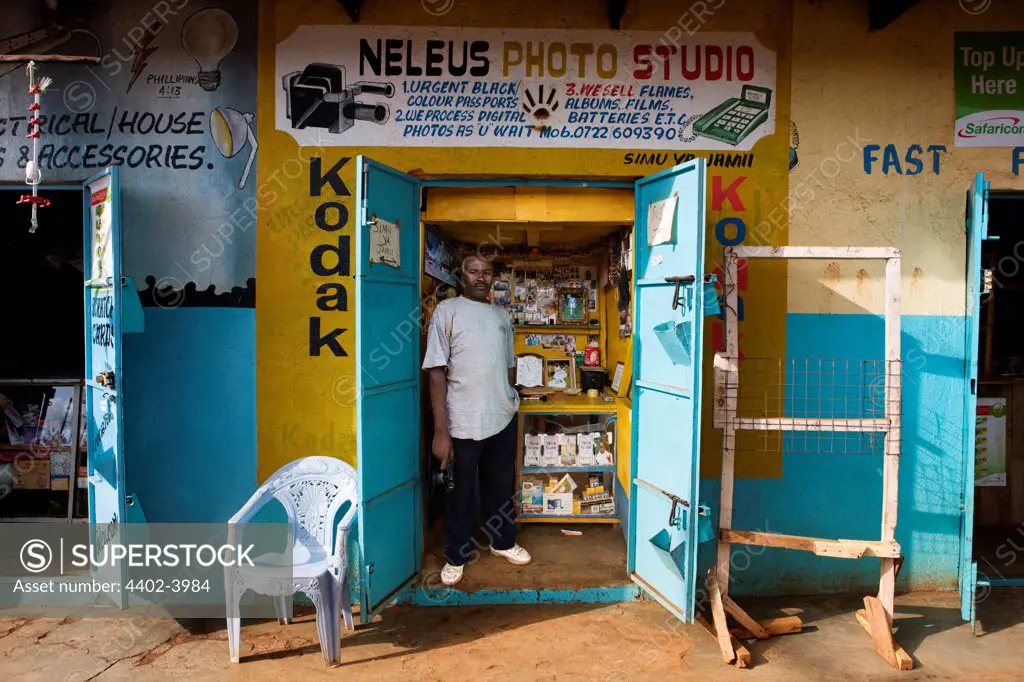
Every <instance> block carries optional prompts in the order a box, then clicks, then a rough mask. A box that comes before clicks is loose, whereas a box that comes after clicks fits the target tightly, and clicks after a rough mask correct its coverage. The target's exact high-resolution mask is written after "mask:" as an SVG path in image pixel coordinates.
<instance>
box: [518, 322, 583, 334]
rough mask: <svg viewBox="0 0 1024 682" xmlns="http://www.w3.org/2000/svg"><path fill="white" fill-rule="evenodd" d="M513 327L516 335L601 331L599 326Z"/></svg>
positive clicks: (537, 325) (540, 325)
mask: <svg viewBox="0 0 1024 682" xmlns="http://www.w3.org/2000/svg"><path fill="white" fill-rule="evenodd" d="M513 327H514V328H515V330H516V333H517V334H548V333H550V332H576V333H577V334H587V333H589V332H599V331H601V325H599V324H517V325H513Z"/></svg>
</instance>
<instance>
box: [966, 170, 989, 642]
mask: <svg viewBox="0 0 1024 682" xmlns="http://www.w3.org/2000/svg"><path fill="white" fill-rule="evenodd" d="M987 238H988V181H987V180H985V175H984V174H983V173H978V174H977V175H975V176H974V183H973V184H972V185H971V188H970V190H969V191H968V192H967V301H966V310H965V314H966V317H967V320H966V324H965V328H966V335H967V339H966V341H967V342H966V354H967V355H966V368H965V369H966V372H965V379H966V383H967V385H966V387H965V389H966V390H965V391H964V439H963V441H964V453H963V457H964V461H963V472H964V473H963V481H964V488H963V507H962V508H963V513H962V515H961V518H960V552H961V556H960V614H961V615H962V616H963V619H964V620H969V621H971V627H972V628H973V627H974V620H975V608H974V594H975V592H976V590H977V583H978V563H977V562H976V561H974V556H973V553H974V439H975V435H976V428H977V423H976V421H975V419H976V415H977V412H978V329H979V324H980V322H981V293H982V286H983V284H982V272H981V241H982V240H983V239H987Z"/></svg>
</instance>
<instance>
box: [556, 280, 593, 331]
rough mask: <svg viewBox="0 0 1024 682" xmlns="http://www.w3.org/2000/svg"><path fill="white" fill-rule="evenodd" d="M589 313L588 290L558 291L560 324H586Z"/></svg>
mask: <svg viewBox="0 0 1024 682" xmlns="http://www.w3.org/2000/svg"><path fill="white" fill-rule="evenodd" d="M588 311H589V307H588V303H587V291H586V289H582V288H571V289H559V290H558V323H559V324H586V323H587V313H588Z"/></svg>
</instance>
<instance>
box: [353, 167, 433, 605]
mask: <svg viewBox="0 0 1024 682" xmlns="http://www.w3.org/2000/svg"><path fill="white" fill-rule="evenodd" d="M356 163H357V167H356V172H357V176H356V177H357V179H356V196H357V197H358V210H357V222H356V224H357V226H358V235H357V237H356V267H355V276H356V389H357V391H358V394H357V395H358V403H357V407H356V420H357V424H356V429H357V430H356V447H357V450H358V470H359V480H360V490H361V492H362V507H361V511H360V517H359V541H360V546H361V549H362V559H363V561H362V584H361V589H360V592H361V599H362V611H361V613H362V614H363V615H361V616H360V619H361V620H362V621H363V622H364V623H365V622H368V621H369V619H370V618H372V617H373V614H375V613H377V612H378V611H379V610H380V609H382V608H383V607H385V606H386V605H387V604H388V603H389V602H391V601H392V600H393V599H394V597H395V596H396V595H397V593H398V592H399V591H401V590H402V589H403V588H404V587H405V586H406V585H408V584H409V583H410V582H411V581H412V580H413V579H414V578H415V577H416V575H417V574H418V572H419V570H420V560H421V554H422V548H421V545H422V529H421V528H420V495H421V492H420V466H419V446H420V421H419V414H420V403H419V400H420V371H419V359H420V354H419V339H420V333H419V329H420V326H419V320H420V280H419V272H420V185H419V181H418V180H416V178H413V177H412V176H409V175H405V174H404V173H399V172H398V171H395V170H393V169H391V168H388V167H387V166H383V165H381V164H379V163H377V162H375V161H372V160H370V159H368V158H366V157H364V156H360V157H358V158H357V160H356Z"/></svg>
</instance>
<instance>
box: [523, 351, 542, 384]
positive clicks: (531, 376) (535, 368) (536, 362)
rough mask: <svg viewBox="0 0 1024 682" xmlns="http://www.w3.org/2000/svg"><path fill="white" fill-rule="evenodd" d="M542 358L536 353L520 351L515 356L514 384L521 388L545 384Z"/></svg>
mask: <svg viewBox="0 0 1024 682" xmlns="http://www.w3.org/2000/svg"><path fill="white" fill-rule="evenodd" d="M545 369H546V366H545V362H544V358H543V357H542V356H541V355H538V354H537V353H521V354H519V355H517V356H516V385H517V386H522V387H523V388H539V387H540V386H543V385H544V384H545V378H546V374H545Z"/></svg>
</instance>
